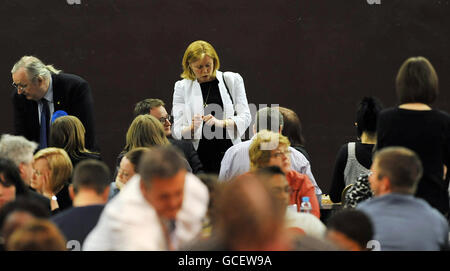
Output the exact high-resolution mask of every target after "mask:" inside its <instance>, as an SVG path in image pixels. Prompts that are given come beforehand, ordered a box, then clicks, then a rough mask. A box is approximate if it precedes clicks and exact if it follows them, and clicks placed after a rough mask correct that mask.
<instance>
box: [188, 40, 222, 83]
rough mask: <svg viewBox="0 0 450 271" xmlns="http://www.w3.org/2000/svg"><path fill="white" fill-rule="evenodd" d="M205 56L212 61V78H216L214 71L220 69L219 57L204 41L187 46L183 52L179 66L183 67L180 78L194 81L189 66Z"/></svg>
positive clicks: (193, 75)
mask: <svg viewBox="0 0 450 271" xmlns="http://www.w3.org/2000/svg"><path fill="white" fill-rule="evenodd" d="M205 55H207V56H209V57H210V58H212V59H213V61H214V70H213V74H212V76H213V77H216V71H217V70H218V69H219V68H220V61H219V56H218V55H217V53H216V50H214V47H213V46H212V45H211V44H209V43H208V42H206V41H203V40H197V41H194V42H193V43H191V44H189V46H188V48H187V49H186V51H185V52H184V56H183V61H182V62H181V65H182V66H183V73H181V78H184V79H190V80H195V79H196V77H195V74H194V72H193V71H192V70H191V67H190V66H189V64H191V63H192V62H195V61H197V60H200V59H203V58H204V57H205Z"/></svg>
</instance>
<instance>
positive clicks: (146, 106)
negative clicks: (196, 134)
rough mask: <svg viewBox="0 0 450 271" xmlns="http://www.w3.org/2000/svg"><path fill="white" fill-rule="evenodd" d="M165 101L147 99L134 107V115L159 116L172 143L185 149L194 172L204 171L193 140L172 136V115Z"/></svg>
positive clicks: (182, 149)
mask: <svg viewBox="0 0 450 271" xmlns="http://www.w3.org/2000/svg"><path fill="white" fill-rule="evenodd" d="M164 106H165V103H164V102H163V101H162V100H160V99H145V100H142V101H140V102H138V103H137V104H136V106H135V107H134V117H137V116H139V115H146V114H150V115H152V116H153V117H155V118H157V119H158V120H159V121H160V122H161V124H162V125H163V126H164V133H165V134H166V137H167V139H169V141H170V143H171V144H172V145H174V146H175V147H177V148H178V149H180V150H181V151H183V153H184V156H185V157H186V160H187V161H188V162H189V165H190V166H191V168H192V173H194V174H198V173H204V172H203V165H202V162H200V158H198V154H197V152H196V151H195V149H194V146H193V145H192V143H191V142H189V141H187V140H177V139H174V138H172V131H171V127H172V123H171V122H170V115H169V114H168V113H167V111H166V108H164Z"/></svg>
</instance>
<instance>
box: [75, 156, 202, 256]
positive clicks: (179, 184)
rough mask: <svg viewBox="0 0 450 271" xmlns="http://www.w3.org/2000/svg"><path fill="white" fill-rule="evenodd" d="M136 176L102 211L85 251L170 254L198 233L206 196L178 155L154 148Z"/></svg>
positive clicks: (144, 158) (196, 179) (145, 157)
mask: <svg viewBox="0 0 450 271" xmlns="http://www.w3.org/2000/svg"><path fill="white" fill-rule="evenodd" d="M138 173H139V175H138V174H136V175H135V176H134V177H133V178H132V179H131V180H130V181H129V182H128V183H127V185H126V186H125V187H124V188H123V190H122V191H121V192H120V193H119V194H118V195H117V196H116V197H115V198H114V199H113V200H111V201H110V202H109V203H108V204H107V205H106V207H105V210H104V211H103V213H102V215H101V217H100V220H99V222H98V224H97V226H96V227H95V228H94V230H93V231H92V232H91V233H90V234H89V235H88V237H87V238H86V241H85V243H84V246H83V250H174V249H177V248H178V247H180V246H182V245H183V244H185V243H187V242H189V241H192V240H193V239H194V238H195V237H196V236H197V235H198V233H199V232H200V231H201V228H202V219H203V217H204V216H205V214H206V211H207V205H208V200H209V196H208V190H207V188H206V186H205V185H204V184H203V183H202V182H201V181H200V180H199V179H198V178H197V177H195V175H192V174H190V173H187V171H186V169H185V165H184V162H183V159H182V157H181V155H180V154H179V153H178V151H176V150H175V149H174V148H173V147H155V148H152V149H151V150H149V151H148V152H147V153H145V154H144V155H143V157H142V159H141V161H140V163H139V167H138Z"/></svg>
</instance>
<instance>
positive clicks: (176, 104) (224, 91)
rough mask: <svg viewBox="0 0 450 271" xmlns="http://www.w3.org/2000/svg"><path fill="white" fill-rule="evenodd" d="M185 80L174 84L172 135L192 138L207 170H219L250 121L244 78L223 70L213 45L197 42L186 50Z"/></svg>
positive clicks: (184, 63) (184, 58)
mask: <svg viewBox="0 0 450 271" xmlns="http://www.w3.org/2000/svg"><path fill="white" fill-rule="evenodd" d="M182 66H183V73H182V74H181V77H182V78H183V80H180V81H177V82H176V83H175V90H174V96H173V109H172V112H173V115H174V123H173V132H172V135H173V137H175V138H177V139H189V140H191V142H192V144H193V146H194V148H195V149H196V150H197V153H198V156H199V158H200V161H201V162H202V164H203V168H204V171H205V172H208V173H216V174H218V173H219V170H220V162H221V160H222V158H223V156H224V154H225V151H226V150H227V149H228V148H229V147H231V146H232V145H233V144H236V143H239V142H240V138H241V136H242V135H243V134H244V133H245V130H246V129H247V128H248V126H249V125H250V122H251V115H250V109H249V107H248V102H247V96H246V94H245V87H244V80H243V79H242V77H241V76H240V75H239V74H237V73H233V72H221V71H219V70H218V69H219V68H220V61H219V57H218V55H217V53H216V51H215V49H214V48H213V47H212V45H211V44H209V43H208V42H205V41H201V40H198V41H195V42H193V43H191V44H190V45H189V46H188V48H187V49H186V51H185V53H184V56H183V61H182Z"/></svg>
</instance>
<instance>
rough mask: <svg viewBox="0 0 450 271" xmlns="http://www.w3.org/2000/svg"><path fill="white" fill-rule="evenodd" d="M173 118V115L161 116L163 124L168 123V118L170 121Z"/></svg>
mask: <svg viewBox="0 0 450 271" xmlns="http://www.w3.org/2000/svg"><path fill="white" fill-rule="evenodd" d="M171 119H172V117H171V116H170V115H167V117H162V118H160V119H159V121H160V122H161V123H162V124H165V123H166V120H167V121H168V122H170V120H171Z"/></svg>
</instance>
